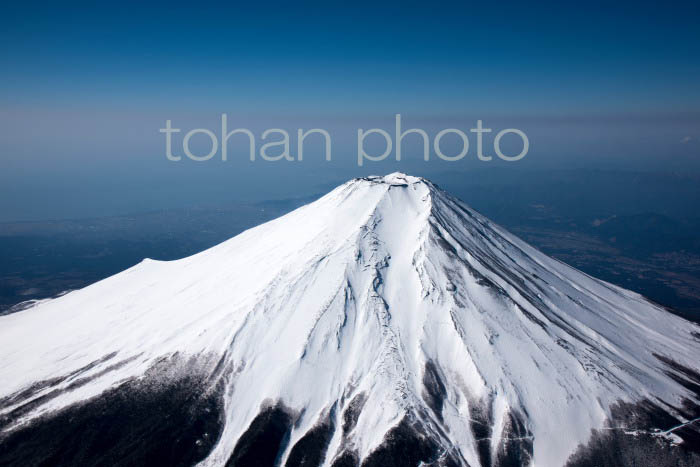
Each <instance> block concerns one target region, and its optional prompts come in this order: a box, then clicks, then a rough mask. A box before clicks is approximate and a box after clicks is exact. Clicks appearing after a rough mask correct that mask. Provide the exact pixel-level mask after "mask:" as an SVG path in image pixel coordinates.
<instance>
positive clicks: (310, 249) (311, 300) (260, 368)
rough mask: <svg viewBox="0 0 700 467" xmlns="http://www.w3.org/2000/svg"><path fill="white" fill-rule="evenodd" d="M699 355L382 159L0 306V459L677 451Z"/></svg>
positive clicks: (692, 400) (554, 461) (239, 462)
mask: <svg viewBox="0 0 700 467" xmlns="http://www.w3.org/2000/svg"><path fill="white" fill-rule="evenodd" d="M699 362H700V328H699V327H698V326H696V325H694V324H691V323H689V322H687V321H685V320H683V319H681V318H679V317H676V316H674V315H672V314H670V313H668V312H666V311H665V310H663V309H662V308H660V307H658V306H656V305H654V304H652V303H650V302H648V301H647V300H645V299H644V298H643V297H641V296H640V295H638V294H636V293H633V292H630V291H627V290H624V289H621V288H619V287H616V286H613V285H611V284H608V283H605V282H602V281H599V280H596V279H594V278H592V277H590V276H588V275H586V274H583V273H582V272H580V271H577V270H576V269H573V268H571V267H569V266H567V265H565V264H563V263H561V262H559V261H557V260H554V259H552V258H549V257H547V256H546V255H544V254H543V253H541V252H540V251H538V250H536V249H535V248H533V247H531V246H529V245H527V244H525V243H524V242H522V241H520V240H519V239H517V238H516V237H515V236H513V235H511V234H510V233H508V232H507V231H505V230H504V229H502V228H501V227H499V226H497V225H495V224H494V223H492V222H490V221H489V220H488V219H486V218H484V217H483V216H481V215H480V214H478V213H476V212H475V211H474V210H472V209H471V208H469V207H468V206H466V205H465V204H464V203H462V202H461V201H459V200H457V199H455V198H453V197H451V196H450V195H448V194H447V193H446V192H444V191H442V190H441V189H439V188H438V187H437V186H436V185H434V184H433V183H431V182H429V181H427V180H425V179H422V178H417V177H411V176H407V175H404V174H400V173H394V174H391V175H387V176H385V177H367V178H360V179H355V180H352V181H349V182H347V183H345V184H344V185H341V186H339V187H338V188H336V189H335V190H333V191H332V192H330V193H329V194H327V195H325V196H324V197H322V198H321V199H319V200H318V201H316V202H313V203H311V204H308V205H306V206H303V207H301V208H299V209H297V210H295V211H293V212H291V213H289V214H287V215H285V216H283V217H280V218H278V219H276V220H273V221H271V222H268V223H266V224H263V225H260V226H258V227H255V228H253V229H250V230H248V231H245V232H243V233H241V234H240V235H238V236H236V237H234V238H232V239H230V240H228V241H226V242H224V243H222V244H220V245H217V246H215V247H213V248H211V249H209V250H206V251H203V252H201V253H199V254H196V255H194V256H191V257H188V258H184V259H181V260H177V261H168V262H161V261H153V260H144V261H143V262H141V263H140V264H138V265H136V266H134V267H132V268H130V269H128V270H126V271H124V272H122V273H119V274H117V275H115V276H112V277H110V278H108V279H105V280H103V281H100V282H98V283H96V284H93V285H91V286H89V287H86V288H84V289H82V290H77V291H73V292H70V293H68V294H66V295H64V296H61V297H59V298H56V299H53V300H47V301H44V302H41V303H39V304H38V305H36V306H34V307H33V308H30V309H28V310H25V311H21V312H18V313H15V314H12V315H8V316H3V317H0V375H2V377H0V430H2V431H0V464H3V465H38V464H40V463H45V464H47V465H49V464H50V465H81V466H84V465H191V464H195V463H197V462H201V464H202V465H207V466H209V465H211V466H215V465H216V466H219V465H235V466H252V465H256V466H258V465H259V466H266V465H270V466H272V465H281V466H301V465H304V466H312V465H313V466H316V465H324V466H334V467H342V466H355V465H362V466H367V465H369V466H374V465H376V466H394V465H395V466H419V465H436V466H437V465H442V466H467V465H468V466H472V467H477V466H501V465H508V466H514V465H537V466H561V465H566V464H567V463H568V464H569V465H613V464H610V463H609V462H615V459H618V458H616V457H615V456H619V458H620V459H630V458H632V457H633V456H640V455H641V454H639V453H641V452H643V453H644V454H643V459H644V461H645V462H650V463H653V464H654V465H656V466H660V465H664V464H663V462H665V461H666V460H668V461H669V462H671V460H673V462H675V463H674V464H673V465H693V462H697V460H698V457H697V456H696V454H694V453H693V450H698V449H700V442H699V440H700V435H698V433H699V432H698V430H697V427H696V425H697V422H695V421H694V420H695V419H696V418H697V417H699V416H700V410H698V403H699V402H700V375H698V371H699V370H700V364H699ZM612 445H614V446H615V449H614V450H612V451H611V450H610V446H612ZM610 459H612V461H611V460H610ZM659 459H660V460H659ZM683 462H686V464H683ZM637 465H643V464H642V463H639V464H637Z"/></svg>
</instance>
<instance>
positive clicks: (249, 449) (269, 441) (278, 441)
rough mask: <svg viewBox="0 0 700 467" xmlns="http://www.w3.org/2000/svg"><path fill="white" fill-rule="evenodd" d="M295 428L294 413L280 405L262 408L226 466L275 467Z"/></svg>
mask: <svg viewBox="0 0 700 467" xmlns="http://www.w3.org/2000/svg"><path fill="white" fill-rule="evenodd" d="M292 425H293V417H292V414H291V412H290V411H289V410H288V409H286V408H285V407H284V406H282V405H281V404H278V405H276V406H274V407H268V408H264V409H262V410H261V411H260V413H259V414H258V415H257V416H256V417H255V419H253V421H252V422H251V424H250V426H249V427H248V429H247V430H246V431H245V433H243V435H242V436H241V437H240V438H239V439H238V442H237V443H236V447H235V448H234V450H233V454H231V457H230V458H229V460H228V462H226V467H234V466H235V467H268V466H269V467H273V466H274V465H275V463H276V461H277V458H278V456H279V454H280V452H281V450H282V448H283V447H284V446H285V443H286V442H287V439H288V437H289V433H290V431H291V429H292Z"/></svg>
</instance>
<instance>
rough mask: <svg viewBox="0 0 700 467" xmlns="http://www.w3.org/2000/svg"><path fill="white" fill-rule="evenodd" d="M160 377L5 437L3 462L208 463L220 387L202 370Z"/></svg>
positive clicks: (216, 432)
mask: <svg viewBox="0 0 700 467" xmlns="http://www.w3.org/2000/svg"><path fill="white" fill-rule="evenodd" d="M162 365H166V366H170V365H173V363H172V362H167V363H163V364H162ZM154 373H157V371H156V372H154V371H152V372H149V373H148V374H147V375H146V376H145V377H144V378H140V379H132V380H129V381H127V382H125V383H123V384H121V385H120V386H118V387H115V388H112V389H110V390H108V391H106V392H104V393H102V394H101V395H99V396H98V397H95V398H92V399H89V400H87V401H84V402H81V403H79V404H76V405H72V406H68V407H66V408H64V409H62V410H59V411H57V412H54V413H49V414H47V415H44V416H42V417H40V418H37V419H34V420H31V421H29V422H27V423H26V424H24V425H20V426H19V427H18V428H16V429H13V430H11V431H9V432H6V433H4V434H2V435H1V436H0V465H3V466H5V465H6V466H18V467H25V466H51V467H60V466H81V467H85V466H98V465H105V466H143V465H148V466H160V465H163V466H187V465H192V464H194V463H196V462H198V461H200V460H202V459H204V458H205V457H206V456H207V455H208V454H209V452H210V451H211V449H212V448H213V447H214V445H215V444H216V442H217V440H218V439H219V436H220V435H221V430H222V427H223V424H222V416H223V415H222V414H223V405H222V388H221V385H220V384H216V383H211V384H210V383H209V382H208V380H207V376H206V375H203V374H202V372H201V371H198V370H197V368H196V367H195V368H192V367H189V368H187V370H186V371H178V372H175V373H174V374H173V376H172V377H171V378H168V379H158V380H156V379H155V378H156V377H155V375H154Z"/></svg>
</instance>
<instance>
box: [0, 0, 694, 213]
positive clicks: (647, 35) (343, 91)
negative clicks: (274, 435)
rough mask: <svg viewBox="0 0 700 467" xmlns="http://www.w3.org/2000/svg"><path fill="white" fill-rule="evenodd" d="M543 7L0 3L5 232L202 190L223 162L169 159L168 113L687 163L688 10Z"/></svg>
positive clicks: (672, 6)
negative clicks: (425, 129)
mask: <svg viewBox="0 0 700 467" xmlns="http://www.w3.org/2000/svg"><path fill="white" fill-rule="evenodd" d="M535 3H536V2H522V3H509V2H498V3H496V2H494V3H493V4H491V5H487V4H485V3H483V2H480V3H479V4H469V3H464V2H459V3H442V2H418V3H412V2H396V3H393V2H383V3H382V2H376V1H375V2H367V3H358V2H351V3H348V4H346V5H339V4H336V3H335V2H324V3H318V4H316V3H295V2H288V3H286V4H280V5H276V4H272V3H266V2H254V3H252V4H250V3H246V4H237V3H234V2H227V3H225V4H219V5H216V4H204V3H202V4H193V3H192V2H187V3H186V4H178V3H177V2H174V3H173V2H169V3H162V4H149V5H143V4H140V3H131V4H130V3H124V2H121V3H114V4H112V5H111V6H100V5H98V4H93V3H85V4H77V3H71V4H63V3H54V4H29V3H26V2H15V3H14V4H12V5H9V4H8V2H5V3H4V4H3V6H2V7H1V10H0V43H1V44H2V45H1V46H0V61H1V62H2V73H0V91H1V92H0V164H2V166H3V168H4V170H2V174H0V182H2V185H3V186H4V188H0V196H1V197H2V198H3V199H4V200H1V201H0V220H3V219H5V220H7V219H12V218H20V217H22V215H21V214H22V213H29V214H31V215H30V216H27V217H42V216H45V215H47V210H48V214H50V212H51V209H52V208H50V207H48V208H47V207H46V206H51V201H52V200H54V202H55V203H58V202H61V201H60V200H61V194H62V193H66V192H70V193H72V195H71V196H72V197H70V198H66V199H65V200H64V201H63V202H65V203H73V204H74V207H75V208H76V209H74V210H72V211H70V210H69V212H70V213H74V214H75V215H80V213H82V212H83V211H81V209H80V202H79V201H78V200H79V199H81V198H80V196H79V193H78V191H77V190H79V189H80V190H83V191H86V196H92V197H93V198H94V199H98V200H107V199H108V198H109V199H110V200H112V201H113V198H115V197H121V199H125V200H130V199H132V198H131V197H129V194H128V193H133V192H139V190H141V189H142V188H143V187H144V186H146V185H148V186H149V187H150V188H149V190H150V191H149V193H150V194H148V193H146V192H143V193H142V194H141V195H139V196H140V198H141V201H139V203H135V202H125V203H123V205H121V204H120V206H121V208H120V209H124V210H129V209H132V208H133V209H141V208H147V207H149V206H151V205H152V206H153V207H157V206H159V205H160V204H161V201H159V200H161V199H162V198H168V197H169V195H168V194H167V191H168V190H169V189H171V188H168V187H172V185H173V183H174V181H175V180H177V183H179V188H182V187H183V186H185V189H188V188H187V185H186V184H185V185H183V184H182V180H183V179H189V178H191V179H192V180H195V179H196V182H195V181H193V182H192V185H191V187H190V188H189V189H191V190H193V191H194V190H196V187H201V186H202V184H210V183H214V182H212V181H211V180H213V179H212V178H211V177H210V172H208V171H207V170H209V171H217V170H220V167H219V166H217V167H218V168H216V169H215V168H211V167H209V168H208V169H203V168H197V169H193V170H189V169H188V171H185V170H184V169H181V168H177V169H176V168H172V167H169V166H166V162H165V161H164V157H163V154H162V153H163V150H162V147H163V143H162V135H160V134H158V132H157V129H158V128H160V127H161V126H162V125H163V122H164V120H165V119H166V118H172V119H173V120H174V121H175V122H176V124H177V122H181V125H183V126H184V127H187V126H190V127H195V126H207V125H210V126H212V127H214V128H216V127H215V126H214V125H215V123H212V122H215V121H216V118H218V116H219V115H220V114H221V113H222V112H227V113H228V114H229V115H231V116H232V120H233V122H234V124H235V125H237V126H246V127H255V126H256V125H257V126H259V127H274V126H281V125H284V126H286V127H288V128H296V127H299V126H308V124H310V123H309V122H313V123H314V124H315V125H322V126H325V127H332V126H333V125H335V126H337V127H338V128H341V127H343V125H345V126H346V127H348V128H350V127H357V126H368V122H372V121H375V120H378V121H379V122H380V123H387V125H386V126H388V127H390V124H391V117H392V116H393V115H394V114H395V113H398V112H400V113H402V114H403V115H404V116H406V118H409V119H410V118H414V119H415V120H414V121H415V122H423V123H421V124H424V122H428V121H432V122H441V123H440V125H442V126H445V125H446V126H456V125H461V124H463V125H465V128H468V127H469V126H466V125H471V123H473V119H471V118H472V117H474V118H485V119H486V118H492V119H494V120H495V121H497V122H503V125H508V126H515V127H517V128H523V129H526V130H528V131H529V132H530V133H529V134H531V135H532V136H531V139H533V141H532V153H531V154H530V155H528V158H529V159H531V160H534V162H536V161H538V160H539V161H550V162H551V161H556V160H562V159H561V157H564V159H563V160H565V161H571V160H573V159H574V158H577V159H576V160H577V161H578V162H577V163H580V162H581V160H588V159H587V158H590V161H591V164H596V163H597V162H596V161H599V160H601V159H605V160H609V159H610V158H611V156H614V157H619V158H620V160H634V158H641V159H643V160H644V161H647V162H649V161H651V165H652V166H663V165H664V164H666V160H667V159H670V160H671V163H672V164H675V165H674V167H676V168H678V167H681V168H683V167H687V168H693V170H695V169H697V167H698V159H700V151H699V148H700V146H699V145H698V138H700V128H699V127H698V122H700V86H699V85H698V82H700V27H698V24H699V23H700V7H699V6H698V4H697V2H665V3H657V2H653V3H652V2H649V3H646V2H618V3H615V4H612V3H611V2H585V4H583V3H581V4H573V3H571V4H565V3H567V2H552V3H551V4H548V5H544V4H542V5H537V4H535ZM299 122H302V123H299ZM416 124H417V123H416ZM435 125H436V128H437V127H438V126H439V125H438V123H435ZM681 141H684V142H683V143H681ZM349 152H352V151H349ZM349 152H348V153H349ZM337 154H338V157H339V158H340V157H342V155H343V152H342V151H340V152H338V153H337ZM348 157H350V156H348ZM567 157H568V158H569V159H567ZM614 157H613V158H614ZM538 158H539V159H538ZM534 162H533V163H534ZM565 163H569V162H565ZM560 164H561V163H560ZM545 165H546V164H545ZM340 166H342V164H341V165H340ZM340 166H339V167H340ZM326 169H328V168H327V167H326V168H321V167H320V166H318V167H316V166H313V165H311V166H309V167H303V168H294V169H289V170H292V171H298V172H300V173H301V172H303V171H306V172H309V171H313V170H320V171H323V170H326ZM287 170H288V169H287V168H284V167H272V166H270V165H267V166H256V167H244V166H240V167H238V168H237V169H235V170H231V171H230V174H229V175H228V178H226V182H224V181H218V182H216V183H230V184H231V185H232V186H237V187H243V186H245V182H246V181H248V182H249V181H250V180H251V179H256V180H258V182H259V183H256V184H254V185H255V186H257V187H258V188H257V189H260V190H263V189H267V188H269V189H270V196H273V195H277V194H280V195H281V194H283V193H282V192H281V191H280V192H279V193H278V191H279V190H278V191H275V190H274V189H273V188H274V187H266V186H265V184H264V180H266V179H269V178H268V175H269V174H270V173H276V174H278V178H279V177H283V175H280V174H284V173H286V171H287ZM335 170H336V171H335V172H334V176H337V170H339V169H338V167H336V168H335ZM368 170H369V171H372V169H371V167H370V168H369V169H368ZM177 171H180V172H178V175H177V177H179V178H171V177H173V176H174V175H173V173H174V172H177ZM324 173H325V172H324ZM323 176H325V175H323ZM115 178H119V180H120V182H119V183H118V184H116V185H114V186H111V185H109V181H110V180H114V179H115ZM244 178H245V180H244ZM272 179H275V177H272ZM85 180H90V183H91V184H90V183H85ZM275 180H277V179H275ZM275 183H278V182H277V181H276V182H275ZM108 186H109V187H111V188H109V189H111V190H112V191H111V192H109V193H107V191H105V190H107V188H105V187H108ZM154 186H156V187H159V188H158V190H160V192H159V193H160V194H159V195H158V196H156V195H153V193H151V191H152V190H153V189H154V188H153V187H154ZM277 188H279V187H277ZM27 189H31V190H32V191H33V192H34V194H33V195H32V197H28V198H27V199H28V200H27V199H24V198H22V197H19V198H18V197H17V194H18V193H21V192H22V191H26V190H27ZM251 189H252V188H251ZM251 189H248V191H245V190H244V189H243V188H241V190H242V191H241V192H240V193H238V194H236V193H235V188H231V190H233V191H234V192H232V194H231V197H232V199H236V198H241V199H243V198H247V197H248V198H249V197H252V195H251V193H249V191H250V190H251ZM2 190H4V191H2ZM71 190H73V191H71ZM119 193H121V194H119ZM256 197H265V196H263V195H260V196H256ZM11 198H14V199H12V201H8V200H9V199H11ZM144 199H145V201H144ZM149 199H151V200H152V203H151V202H150V201H149ZM69 200H72V201H69ZM42 203H43V206H44V207H43V208H42ZM47 203H48V204H47ZM129 203H131V204H129ZM149 203H150V204H149ZM104 206H105V212H109V208H108V207H107V206H109V203H107V202H105V203H104ZM42 209H43V210H42ZM61 212H63V211H61ZM90 212H92V211H90ZM85 213H86V214H87V213H88V210H85ZM57 215H59V214H57Z"/></svg>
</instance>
